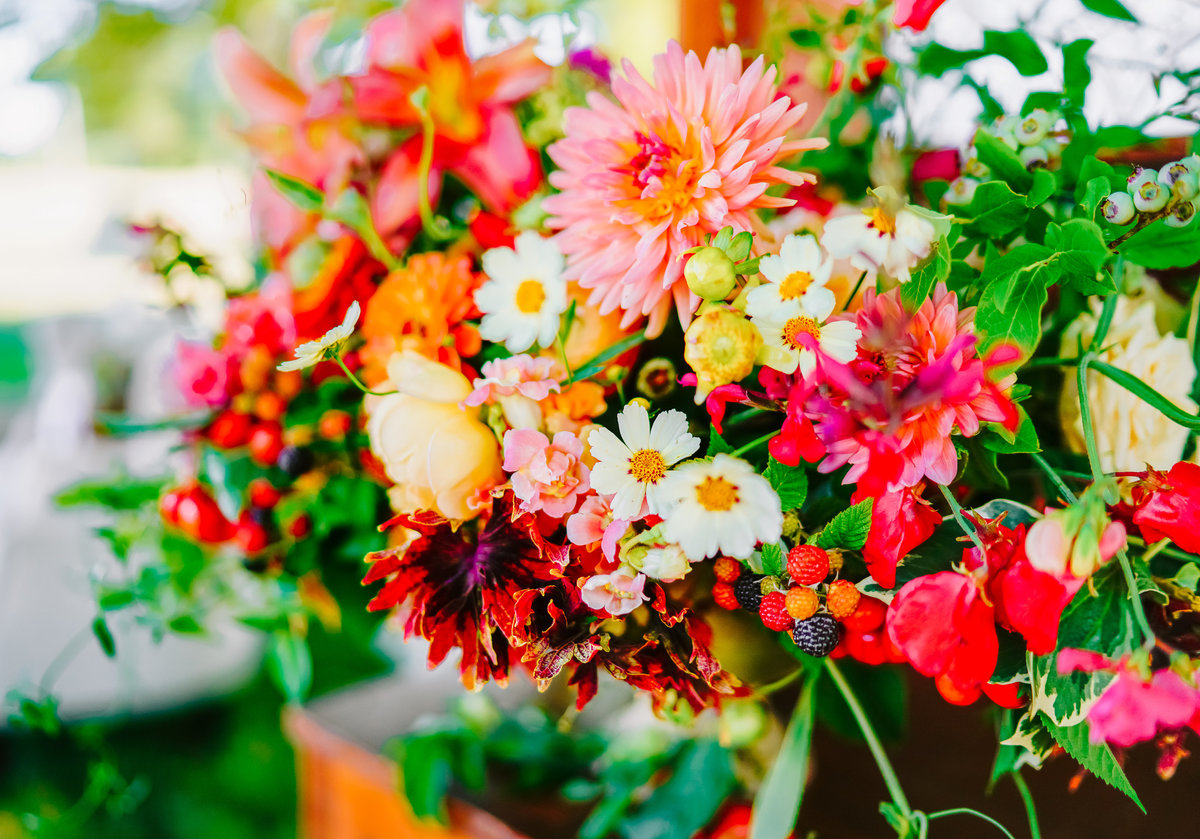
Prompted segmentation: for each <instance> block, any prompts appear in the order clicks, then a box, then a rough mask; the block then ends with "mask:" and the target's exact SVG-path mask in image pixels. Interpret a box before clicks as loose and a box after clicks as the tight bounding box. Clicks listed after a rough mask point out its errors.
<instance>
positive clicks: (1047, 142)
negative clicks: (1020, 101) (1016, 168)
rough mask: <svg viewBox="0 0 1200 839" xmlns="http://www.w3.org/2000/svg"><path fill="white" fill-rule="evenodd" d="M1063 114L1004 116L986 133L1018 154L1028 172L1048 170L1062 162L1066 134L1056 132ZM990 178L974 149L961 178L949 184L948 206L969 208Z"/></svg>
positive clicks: (1038, 111)
mask: <svg viewBox="0 0 1200 839" xmlns="http://www.w3.org/2000/svg"><path fill="white" fill-rule="evenodd" d="M1061 120H1062V114H1060V113H1058V112H1057V111H1047V110H1045V109H1043V108H1036V109H1034V110H1033V111H1031V112H1030V113H1029V114H1027V115H1026V116H1023V117H1021V116H1004V117H1000V118H999V119H998V120H996V121H995V122H994V123H993V124H992V125H991V126H990V127H989V128H987V129H986V130H987V133H989V134H991V135H992V136H993V137H995V138H996V139H997V140H999V141H1000V142H1002V143H1004V145H1006V146H1008V147H1009V148H1010V149H1012V150H1013V151H1015V152H1016V153H1017V156H1018V157H1019V158H1021V162H1022V163H1024V164H1025V168H1026V169H1039V168H1049V167H1052V166H1055V165H1057V164H1058V163H1060V162H1061V161H1062V149H1063V145H1064V142H1063V134H1064V131H1058V130H1056V128H1057V126H1058V124H1059V122H1060V121H1061ZM990 176H991V170H989V169H988V167H987V166H986V165H984V164H983V163H982V162H980V160H979V157H978V156H977V155H976V153H975V149H974V148H971V149H970V150H969V151H968V152H967V160H966V163H964V164H963V171H962V175H961V176H959V177H958V178H955V179H954V180H953V181H951V183H950V189H949V190H948V191H947V192H946V203H947V204H969V203H971V199H973V198H974V197H975V188H976V187H978V186H979V184H980V183H982V182H983V181H985V180H987V179H988V178H989V177H990Z"/></svg>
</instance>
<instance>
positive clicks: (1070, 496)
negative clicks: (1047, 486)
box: [1029, 452, 1077, 504]
mask: <svg viewBox="0 0 1200 839" xmlns="http://www.w3.org/2000/svg"><path fill="white" fill-rule="evenodd" d="M1029 456H1030V457H1031V458H1033V462H1034V463H1036V464H1037V465H1038V468H1040V469H1041V470H1042V471H1043V472H1045V473H1046V477H1047V478H1049V479H1050V483H1052V484H1054V487H1055V489H1057V490H1058V494H1059V495H1061V496H1062V499H1063V501H1066V502H1067V503H1068V504H1074V503H1075V501H1076V500H1077V499H1076V498H1075V493H1073V492H1071V488H1070V487H1068V486H1067V485H1066V484H1064V483H1063V479H1062V478H1060V477H1059V475H1058V473H1057V472H1055V471H1054V467H1053V466H1051V465H1050V464H1049V463H1047V462H1046V458H1044V457H1042V456H1041V455H1040V454H1038V453H1037V452H1030V453H1029Z"/></svg>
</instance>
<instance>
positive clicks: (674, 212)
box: [543, 42, 826, 336]
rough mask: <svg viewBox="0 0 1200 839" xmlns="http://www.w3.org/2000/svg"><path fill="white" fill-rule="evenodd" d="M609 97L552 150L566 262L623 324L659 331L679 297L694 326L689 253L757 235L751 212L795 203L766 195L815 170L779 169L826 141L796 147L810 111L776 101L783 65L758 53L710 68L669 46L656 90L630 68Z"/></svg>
mask: <svg viewBox="0 0 1200 839" xmlns="http://www.w3.org/2000/svg"><path fill="white" fill-rule="evenodd" d="M622 69H623V71H624V77H620V76H618V77H617V78H615V79H614V80H613V94H614V95H615V96H616V98H617V102H615V103H614V102H612V101H611V100H610V99H608V98H607V97H605V96H603V95H602V94H600V93H592V94H590V95H589V97H588V107H587V108H570V109H568V110H567V113H566V121H565V127H566V138H565V139H563V140H561V141H559V142H557V143H555V144H554V145H552V146H551V147H550V148H549V154H550V157H551V159H553V160H554V162H555V163H556V164H557V165H558V166H559V171H557V172H553V173H551V175H550V183H551V184H552V185H554V186H555V187H556V188H558V189H559V190H561V192H560V193H559V194H558V195H554V196H551V197H550V198H547V199H546V200H545V201H544V202H543V206H544V207H545V209H546V211H547V212H548V213H550V216H551V217H550V219H549V220H548V222H547V224H548V226H549V227H551V228H553V229H559V230H561V231H562V232H560V233H559V234H558V235H557V237H556V241H557V242H558V245H559V247H560V248H561V250H562V251H563V253H565V254H566V255H567V271H566V274H565V276H566V277H567V279H569V280H578V282H579V285H580V286H581V287H582V288H584V289H589V290H590V291H591V296H590V298H589V302H590V303H591V304H592V305H594V306H597V307H598V308H599V309H600V311H601V312H602V313H604V314H607V313H609V312H612V311H614V310H616V309H618V308H619V309H621V310H622V311H623V312H624V316H623V318H622V323H621V325H622V327H628V326H630V325H632V324H633V323H635V322H636V321H637V320H638V319H639V318H640V317H641V316H643V315H647V316H649V318H650V321H649V325H648V331H649V334H650V335H651V336H654V335H657V334H658V333H660V332H661V331H662V328H663V326H664V324H665V323H666V320H667V316H668V314H669V313H670V309H671V303H672V300H673V301H674V303H675V306H676V308H677V309H678V310H679V315H680V318H681V319H682V320H683V322H684V325H685V326H686V325H687V323H688V321H689V320H690V318H691V313H692V312H693V311H694V310H695V308H696V306H697V305H698V304H699V300H698V298H696V297H695V296H694V295H692V294H691V292H690V291H689V290H688V287H687V283H686V281H685V280H684V278H683V260H682V256H683V254H684V252H685V251H687V250H688V249H689V248H692V247H694V246H696V245H698V244H701V243H702V240H703V237H704V235H705V234H709V233H716V232H717V231H718V230H720V229H721V228H722V227H725V226H729V225H731V226H733V227H734V228H735V229H737V230H751V229H754V228H756V221H755V218H754V213H753V211H754V210H755V209H758V208H763V207H787V206H791V204H792V202H791V201H789V200H787V199H782V198H776V197H773V196H769V195H767V194H766V193H767V189H768V188H769V187H771V186H774V185H776V184H793V185H797V184H801V183H805V182H806V181H811V180H812V178H811V176H809V175H804V174H801V173H799V172H793V171H789V170H787V169H784V168H783V167H782V166H780V165H778V164H779V163H780V162H781V161H782V160H784V159H786V158H787V157H789V156H791V155H792V154H794V153H796V152H798V151H802V150H804V149H814V148H822V147H823V146H824V145H825V144H826V142H825V141H824V140H796V141H790V142H789V141H787V140H786V136H787V134H788V132H789V131H790V130H791V129H792V128H793V127H794V126H795V125H796V124H797V123H798V122H799V120H800V118H801V117H802V116H803V115H804V112H805V109H806V107H807V106H806V105H804V104H793V103H792V101H791V100H790V99H788V98H787V97H786V96H778V91H777V87H776V84H775V74H776V71H775V68H774V67H770V68H767V67H766V66H765V63H764V60H763V59H762V58H761V57H760V58H758V59H757V60H755V62H754V63H753V64H751V65H750V67H749V68H748V69H747V70H746V71H745V72H743V71H742V57H741V54H740V52H739V51H738V49H737V48H736V47H734V48H730V49H725V50H719V49H714V50H712V51H711V52H709V54H708V58H707V59H706V60H705V62H704V63H703V64H701V62H700V58H699V57H698V56H697V55H696V54H695V53H690V52H689V53H686V54H685V53H684V51H683V48H682V47H680V46H679V44H677V43H675V42H672V43H671V44H670V45H669V46H668V47H667V52H666V54H665V55H660V56H657V57H656V58H655V59H654V80H653V83H651V82H648V81H646V80H645V79H644V78H643V77H642V76H641V75H640V74H639V73H638V72H637V70H635V69H634V67H633V65H632V64H631V63H630V62H628V61H625V62H624V63H623V65H622Z"/></svg>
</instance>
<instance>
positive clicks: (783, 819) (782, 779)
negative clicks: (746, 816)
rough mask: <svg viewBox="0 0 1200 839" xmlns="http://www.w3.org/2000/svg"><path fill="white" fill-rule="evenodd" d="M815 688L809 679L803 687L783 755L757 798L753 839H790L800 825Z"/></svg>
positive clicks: (780, 746) (810, 742)
mask: <svg viewBox="0 0 1200 839" xmlns="http://www.w3.org/2000/svg"><path fill="white" fill-rule="evenodd" d="M813 685H814V682H813V680H812V679H809V680H808V681H807V682H805V683H804V687H803V688H801V690H800V699H799V701H797V702H796V709H795V710H794V711H793V712H792V720H791V722H790V723H788V727H787V731H786V732H784V735H783V742H782V743H781V744H780V745H779V753H778V754H777V755H776V756H775V761H774V762H773V763H772V764H771V768H770V769H768V770H767V774H766V777H764V778H763V783H762V786H761V787H759V790H758V794H757V795H756V796H755V797H754V814H753V816H752V818H751V821H750V839H786V837H788V836H790V835H791V832H792V828H793V827H795V825H796V817H797V816H798V815H799V814H800V805H801V803H802V801H803V799H804V788H805V787H806V786H807V784H808V768H809V759H808V758H809V750H810V748H811V747H812V733H813V720H814V718H815V711H816V706H815V704H814V699H813Z"/></svg>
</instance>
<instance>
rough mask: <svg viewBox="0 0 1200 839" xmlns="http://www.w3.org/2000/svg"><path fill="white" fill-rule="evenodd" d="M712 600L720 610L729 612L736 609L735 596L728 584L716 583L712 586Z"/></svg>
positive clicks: (736, 601)
mask: <svg viewBox="0 0 1200 839" xmlns="http://www.w3.org/2000/svg"><path fill="white" fill-rule="evenodd" d="M713 600H715V601H716V603H717V605H718V606H720V607H721V608H722V609H729V610H730V611H732V610H734V609H736V608H738V600H737V595H736V594H734V592H733V586H731V585H730V584H729V583H717V584H716V585H715V586H713Z"/></svg>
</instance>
